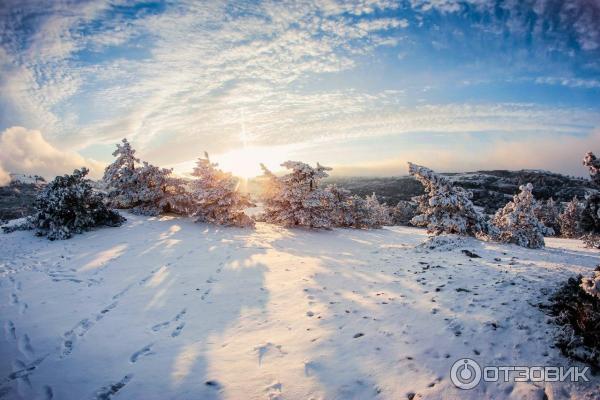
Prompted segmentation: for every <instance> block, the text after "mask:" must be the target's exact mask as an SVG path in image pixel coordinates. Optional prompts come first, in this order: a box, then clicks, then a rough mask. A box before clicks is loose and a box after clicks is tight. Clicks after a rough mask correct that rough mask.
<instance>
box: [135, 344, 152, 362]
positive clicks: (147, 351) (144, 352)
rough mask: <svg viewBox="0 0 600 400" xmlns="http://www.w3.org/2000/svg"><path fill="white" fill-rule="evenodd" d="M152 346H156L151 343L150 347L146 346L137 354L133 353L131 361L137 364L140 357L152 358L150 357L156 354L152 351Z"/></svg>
mask: <svg viewBox="0 0 600 400" xmlns="http://www.w3.org/2000/svg"><path fill="white" fill-rule="evenodd" d="M152 346H154V344H152V343H151V344H149V345H146V346H144V347H143V348H141V349H140V350H138V351H136V352H135V353H133V354H132V355H131V357H129V361H131V362H132V363H135V362H137V360H138V359H139V358H140V357H143V356H150V355H152V354H154V352H153V351H152Z"/></svg>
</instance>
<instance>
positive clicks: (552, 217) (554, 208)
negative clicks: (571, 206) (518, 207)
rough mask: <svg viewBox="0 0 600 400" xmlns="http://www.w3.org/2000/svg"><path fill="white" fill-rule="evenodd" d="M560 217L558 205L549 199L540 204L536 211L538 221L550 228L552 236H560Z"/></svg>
mask: <svg viewBox="0 0 600 400" xmlns="http://www.w3.org/2000/svg"><path fill="white" fill-rule="evenodd" d="M559 215H560V208H559V205H558V204H557V203H556V202H555V201H554V199H553V198H552V197H551V198H549V199H548V200H546V201H545V202H540V205H539V207H538V209H537V211H536V216H537V217H538V219H539V220H540V221H541V222H542V224H544V225H545V226H546V227H548V228H552V231H553V234H554V235H559V234H560V224H559V222H558V216H559Z"/></svg>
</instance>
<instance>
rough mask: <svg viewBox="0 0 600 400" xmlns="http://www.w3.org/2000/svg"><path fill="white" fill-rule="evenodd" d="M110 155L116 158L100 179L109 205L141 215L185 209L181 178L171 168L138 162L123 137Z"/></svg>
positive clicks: (187, 204) (187, 201) (186, 201)
mask: <svg viewBox="0 0 600 400" xmlns="http://www.w3.org/2000/svg"><path fill="white" fill-rule="evenodd" d="M113 156H115V157H116V159H115V161H113V163H111V164H110V165H109V166H107V167H106V169H105V171H104V178H103V180H104V182H105V183H106V186H107V189H108V203H109V204H110V205H111V206H113V207H117V208H128V209H131V211H132V212H133V213H135V214H141V215H159V214H161V213H165V212H173V213H177V214H187V213H188V212H189V208H190V206H191V203H190V198H189V194H188V192H187V190H186V188H185V181H184V180H182V179H180V178H176V177H174V176H173V175H172V173H173V170H172V169H167V168H160V167H157V166H154V165H152V164H149V163H148V162H146V161H143V162H141V161H140V160H139V159H138V158H136V157H135V150H134V149H133V148H132V147H131V145H130V144H129V142H128V141H127V139H123V141H122V144H117V149H116V150H115V151H114V152H113Z"/></svg>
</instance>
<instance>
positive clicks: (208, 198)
mask: <svg viewBox="0 0 600 400" xmlns="http://www.w3.org/2000/svg"><path fill="white" fill-rule="evenodd" d="M217 166H218V164H216V163H211V162H210V158H209V157H208V153H204V158H199V159H198V161H196V167H195V168H194V171H193V172H192V176H194V177H195V178H196V179H195V180H194V181H193V182H192V184H191V187H192V194H191V196H192V202H193V204H194V207H193V211H192V215H193V216H195V217H197V218H198V219H197V221H201V222H209V223H213V224H218V225H232V226H242V227H252V226H254V221H253V220H252V219H251V218H250V217H249V216H248V215H246V214H245V213H244V210H245V209H246V208H248V207H253V206H254V204H253V203H252V202H251V201H250V198H249V197H248V196H247V195H245V194H243V193H241V192H240V191H239V190H238V188H239V181H238V179H237V178H235V177H233V176H232V175H231V174H230V173H226V172H223V171H221V170H220V169H218V168H217Z"/></svg>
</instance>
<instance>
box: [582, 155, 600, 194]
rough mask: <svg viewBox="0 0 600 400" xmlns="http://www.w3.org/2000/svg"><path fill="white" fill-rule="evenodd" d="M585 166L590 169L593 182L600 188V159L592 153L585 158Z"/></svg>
mask: <svg viewBox="0 0 600 400" xmlns="http://www.w3.org/2000/svg"><path fill="white" fill-rule="evenodd" d="M583 165H584V166H586V167H588V169H589V171H590V179H591V180H592V182H593V183H594V184H595V185H596V186H598V187H600V159H598V158H596V156H595V155H594V153H592V152H591V151H590V152H588V153H586V155H585V156H584V157H583Z"/></svg>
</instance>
